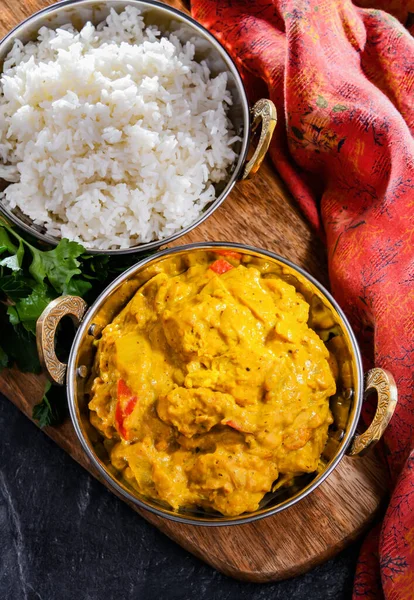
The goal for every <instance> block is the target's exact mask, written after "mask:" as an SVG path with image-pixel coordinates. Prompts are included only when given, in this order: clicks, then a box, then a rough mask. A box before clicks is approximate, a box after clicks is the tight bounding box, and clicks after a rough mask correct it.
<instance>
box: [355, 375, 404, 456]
mask: <svg viewBox="0 0 414 600" xmlns="http://www.w3.org/2000/svg"><path fill="white" fill-rule="evenodd" d="M373 390H376V391H377V394H378V405H377V410H376V412H375V416H374V419H373V421H372V423H371V425H370V426H369V427H368V429H367V430H366V431H365V432H364V433H362V434H361V435H355V436H354V438H353V440H352V443H351V445H350V446H349V448H348V450H347V454H348V455H349V456H357V455H359V456H361V455H363V454H365V452H367V450H368V449H369V448H372V446H374V445H375V444H376V443H377V442H378V441H379V440H380V439H381V437H382V434H383V433H384V431H385V430H386V428H387V425H388V423H389V422H390V420H391V417H392V415H393V414H394V410H395V407H396V406H397V400H398V393H397V386H396V384H395V380H394V377H393V376H392V375H391V373H389V372H388V371H385V370H384V369H371V370H370V371H368V373H367V374H366V376H365V389H364V400H365V398H366V397H367V396H368V394H369V393H370V392H372V391H373Z"/></svg>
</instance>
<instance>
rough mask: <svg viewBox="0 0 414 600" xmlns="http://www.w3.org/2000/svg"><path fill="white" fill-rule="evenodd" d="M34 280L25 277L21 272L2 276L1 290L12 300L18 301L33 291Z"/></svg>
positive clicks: (0, 278)
mask: <svg viewBox="0 0 414 600" xmlns="http://www.w3.org/2000/svg"><path fill="white" fill-rule="evenodd" d="M33 283H34V282H33V280H32V279H28V278H27V277H24V275H22V274H21V273H12V274H11V275H5V276H1V277H0V290H1V291H2V292H4V293H5V294H6V296H7V297H8V298H10V300H12V301H13V302H16V301H17V300H20V299H21V298H26V296H29V295H30V294H31V292H32V288H33Z"/></svg>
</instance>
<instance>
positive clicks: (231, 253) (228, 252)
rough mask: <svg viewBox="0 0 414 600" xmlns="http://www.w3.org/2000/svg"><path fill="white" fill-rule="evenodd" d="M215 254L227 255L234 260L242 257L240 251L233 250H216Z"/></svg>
mask: <svg viewBox="0 0 414 600" xmlns="http://www.w3.org/2000/svg"><path fill="white" fill-rule="evenodd" d="M216 254H220V255H221V256H228V257H229V258H235V259H236V260H240V259H241V257H242V255H241V254H240V252H235V251H234V250H216Z"/></svg>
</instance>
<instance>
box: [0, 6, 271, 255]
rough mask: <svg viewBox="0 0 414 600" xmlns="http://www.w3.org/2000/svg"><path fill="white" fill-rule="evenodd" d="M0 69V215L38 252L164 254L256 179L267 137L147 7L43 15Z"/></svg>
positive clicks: (3, 45)
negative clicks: (46, 248)
mask: <svg viewBox="0 0 414 600" xmlns="http://www.w3.org/2000/svg"><path fill="white" fill-rule="evenodd" d="M0 65H1V73H2V75H1V76H0V190H1V191H0V211H1V213H3V215H4V217H5V218H6V219H8V220H9V221H11V222H13V223H14V224H16V225H18V226H19V227H20V228H22V229H23V230H25V231H26V232H28V233H30V234H32V235H34V236H35V237H36V238H38V239H39V240H41V241H43V242H45V243H48V244H53V245H56V244H57V243H58V242H59V240H60V239H61V238H63V237H66V238H69V239H70V240H75V241H78V242H80V243H81V244H83V245H84V246H85V248H87V250H88V251H89V252H91V253H106V254H125V253H132V252H141V251H143V252H147V251H149V250H151V249H156V248H158V247H160V246H161V245H164V244H168V243H169V242H171V241H173V240H175V239H177V238H178V237H180V236H181V235H184V234H185V233H188V232H189V231H190V230H192V229H193V228H194V227H196V226H197V225H199V224H200V223H202V222H203V221H204V220H205V219H206V218H207V217H208V216H209V215H211V214H212V212H214V210H215V209H216V208H218V206H220V204H221V203H222V202H223V201H224V199H225V198H226V197H227V195H228V194H229V193H230V191H231V189H232V188H233V186H234V185H235V183H236V182H237V180H239V179H243V178H247V177H249V176H251V175H252V174H253V173H255V172H256V171H257V170H258V168H259V166H260V164H261V162H262V160H263V158H264V156H265V153H266V151H267V149H268V146H269V143H270V140H271V136H272V133H273V129H274V127H275V124H276V111H275V107H274V105H273V104H272V102H271V101H270V100H259V102H257V103H256V104H255V106H254V107H253V108H252V109H250V107H249V103H248V100H247V96H246V92H245V89H244V86H243V83H242V80H241V78H240V75H239V73H238V71H237V68H236V66H235V64H234V63H233V61H232V59H231V58H230V56H229V55H228V53H227V52H226V50H225V49H224V48H223V46H222V45H221V44H220V43H219V42H218V41H217V40H216V39H215V38H214V37H213V36H212V35H211V34H210V33H209V32H208V31H206V30H205V29H204V28H203V27H202V26H201V25H199V24H198V23H197V22H196V21H194V20H193V19H191V17H189V16H187V15H185V14H183V13H181V12H179V11H177V10H175V9H173V8H171V7H168V6H165V5H163V4H160V3H157V2H149V1H145V2H144V1H138V0H130V1H124V0H109V1H108V2H104V3H103V2H96V1H95V0H80V1H73V0H68V1H66V2H61V3H59V4H57V5H53V6H50V7H48V8H45V9H44V10H41V11H40V12H38V13H36V14H34V15H32V16H31V17H29V18H28V19H26V20H25V21H24V22H23V23H21V24H20V25H18V26H17V27H16V28H15V29H14V30H13V31H11V32H10V33H9V34H8V35H7V36H6V37H5V38H4V39H3V40H2V41H1V42H0ZM259 125H261V133H260V138H259V140H258V143H257V147H256V150H255V152H254V154H253V156H252V158H251V159H250V160H249V161H248V162H247V153H248V150H249V145H250V138H251V134H252V130H254V129H255V128H256V127H257V126H259Z"/></svg>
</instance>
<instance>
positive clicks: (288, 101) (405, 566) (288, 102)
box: [192, 0, 414, 600]
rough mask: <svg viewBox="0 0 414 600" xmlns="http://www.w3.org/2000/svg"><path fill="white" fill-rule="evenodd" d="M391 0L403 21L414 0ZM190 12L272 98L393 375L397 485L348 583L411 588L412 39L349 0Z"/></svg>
mask: <svg viewBox="0 0 414 600" xmlns="http://www.w3.org/2000/svg"><path fill="white" fill-rule="evenodd" d="M360 4H364V6H367V5H368V4H370V3H369V2H368V1H365V0H361V2H360ZM371 4H372V3H371ZM386 4H388V5H389V6H390V10H394V11H395V12H396V14H397V16H399V17H400V18H403V19H405V18H406V17H407V15H408V13H409V12H410V5H411V4H412V2H411V1H406V2H403V1H400V2H393V1H390V2H388V3H387V2H386V1H385V0H383V1H382V2H381V4H380V7H384V5H386ZM412 10H413V12H414V9H412ZM192 12H193V15H194V17H195V18H196V19H197V20H198V21H200V22H201V23H202V24H203V25H205V26H206V27H207V28H208V29H210V30H211V31H212V33H213V34H214V35H215V36H216V37H217V38H218V39H219V40H220V41H221V42H222V44H223V45H224V46H225V47H226V48H227V49H228V51H229V52H230V54H231V55H232V57H233V59H234V60H235V62H236V64H237V65H238V67H239V68H240V71H241V72H242V75H243V78H244V81H245V83H246V88H247V90H248V93H249V96H250V99H251V101H252V102H253V101H254V100H255V99H257V97H258V96H260V95H263V94H265V95H268V96H269V97H270V98H271V99H272V100H273V101H274V102H275V104H276V106H277V109H278V117H279V121H278V125H277V127H276V135H275V138H274V140H273V142H272V146H271V156H272V159H273V161H274V163H275V166H276V168H277V170H278V172H279V174H280V175H281V177H282V178H283V179H284V180H285V182H286V184H287V186H288V187H289V189H290V191H291V192H292V194H293V195H294V196H295V198H296V200H297V202H298V203H299V204H300V206H301V208H302V210H303V212H304V214H305V215H306V216H307V218H308V219H309V221H310V222H311V223H312V224H313V226H314V227H315V228H316V230H317V231H319V232H320V234H321V235H323V236H325V238H326V242H327V250H328V259H329V272H330V280H331V287H332V291H333V293H334V295H335V297H336V299H337V300H338V301H339V303H340V304H341V306H342V307H343V308H344V310H345V312H346V314H347V315H348V318H349V319H350V321H351V324H352V325H353V327H354V330H355V332H356V333H357V336H358V338H359V342H360V345H361V349H362V351H363V354H364V359H365V364H366V366H367V367H368V366H371V365H373V364H376V365H377V366H380V367H384V368H387V369H388V370H390V371H391V372H392V373H393V375H394V377H395V378H396V381H397V384H398V389H399V404H398V407H397V410H396V413H395V416H394V418H393V419H392V421H391V424H390V426H389V428H388V430H387V433H386V436H385V441H386V452H387V460H388V464H389V466H390V473H391V476H392V478H393V486H395V489H394V493H393V496H392V499H391V503H390V505H389V508H388V511H387V514H386V517H385V520H384V523H383V524H382V527H381V531H380V532H379V534H378V535H377V537H375V535H374V534H373V535H372V536H371V537H370V538H369V539H368V540H367V542H366V545H365V548H364V549H363V550H362V553H361V560H360V563H359V567H358V569H357V578H356V583H355V590H354V594H355V597H358V598H361V597H362V598H379V597H381V592H380V591H379V590H380V589H382V590H383V592H384V594H385V597H386V598H387V599H392V600H397V599H398V600H400V599H401V600H407V599H408V598H414V591H413V590H414V453H413V446H414V403H413V399H412V388H413V385H412V384H413V379H412V377H413V365H414V334H413V329H414V317H413V315H414V273H413V264H414V254H413V242H414V164H413V163H414V160H413V157H414V143H413V139H412V135H411V133H412V131H413V128H414V110H413V97H414V90H413V87H414V85H413V84H414V62H413V61H414V41H413V39H412V38H411V37H410V35H409V33H408V31H407V30H406V29H405V28H404V27H403V25H402V24H401V23H400V22H398V21H397V19H395V18H394V17H392V16H391V15H389V14H387V13H385V12H382V11H380V10H374V9H367V8H359V7H357V6H355V5H354V4H352V3H351V2H350V0H193V4H192ZM379 565H381V572H379V570H378V567H379Z"/></svg>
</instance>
